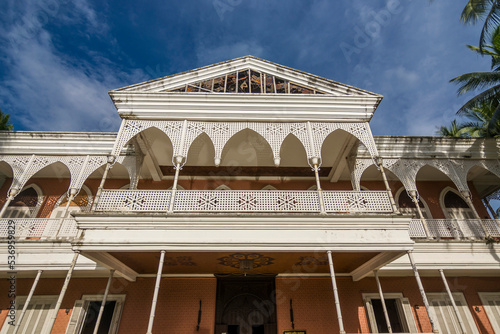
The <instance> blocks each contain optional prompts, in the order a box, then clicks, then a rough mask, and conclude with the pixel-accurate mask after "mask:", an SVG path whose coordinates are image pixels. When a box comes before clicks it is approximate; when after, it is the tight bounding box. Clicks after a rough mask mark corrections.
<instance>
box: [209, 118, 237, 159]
mask: <svg viewBox="0 0 500 334" xmlns="http://www.w3.org/2000/svg"><path fill="white" fill-rule="evenodd" d="M204 124H205V133H206V134H207V135H208V137H209V138H210V140H212V143H213V145H214V149H215V157H214V159H221V157H222V150H223V149H224V146H225V145H226V143H227V142H228V141H229V139H230V138H231V137H232V136H234V135H235V134H236V133H238V132H240V131H241V130H243V129H244V128H246V123H242V122H206V123H204Z"/></svg>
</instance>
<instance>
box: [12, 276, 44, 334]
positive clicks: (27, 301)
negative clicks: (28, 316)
mask: <svg viewBox="0 0 500 334" xmlns="http://www.w3.org/2000/svg"><path fill="white" fill-rule="evenodd" d="M42 272H43V270H38V273H37V274H36V277H35V281H34V282H33V285H32V286H31V290H30V293H29V294H28V297H26V301H25V302H24V306H23V309H22V311H21V314H20V315H19V319H17V322H16V327H15V328H14V331H13V332H12V334H17V331H19V328H21V321H23V318H24V314H25V313H26V310H27V309H28V305H29V303H30V301H31V298H32V297H33V294H34V293H35V289H36V286H37V285H38V281H39V280H40V276H42Z"/></svg>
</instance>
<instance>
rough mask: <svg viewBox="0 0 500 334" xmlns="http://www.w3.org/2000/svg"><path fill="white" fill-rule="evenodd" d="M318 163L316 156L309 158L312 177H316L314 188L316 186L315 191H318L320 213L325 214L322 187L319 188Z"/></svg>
mask: <svg viewBox="0 0 500 334" xmlns="http://www.w3.org/2000/svg"><path fill="white" fill-rule="evenodd" d="M318 163H319V159H318V158H316V157H314V158H312V159H311V164H312V165H313V168H314V177H315V179H316V188H317V192H318V198H319V206H320V212H321V214H323V215H325V214H326V208H325V198H324V197H323V189H321V183H320V180H319V170H318Z"/></svg>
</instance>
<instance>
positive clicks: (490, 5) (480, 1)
mask: <svg viewBox="0 0 500 334" xmlns="http://www.w3.org/2000/svg"><path fill="white" fill-rule="evenodd" d="M460 19H461V21H462V22H463V23H470V24H476V23H477V22H478V21H479V20H482V19H484V24H483V29H482V30H481V37H480V39H479V48H480V49H483V47H484V45H485V44H486V39H487V38H488V36H489V35H490V34H491V32H492V31H494V29H496V27H497V26H498V25H499V24H500V0H469V1H468V2H467V4H466V5H465V8H464V9H463V11H462V15H461V16H460Z"/></svg>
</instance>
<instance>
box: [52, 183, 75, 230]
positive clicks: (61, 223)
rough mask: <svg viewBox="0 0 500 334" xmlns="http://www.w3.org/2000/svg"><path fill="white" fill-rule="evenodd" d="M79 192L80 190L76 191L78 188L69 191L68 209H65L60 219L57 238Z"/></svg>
mask: <svg viewBox="0 0 500 334" xmlns="http://www.w3.org/2000/svg"><path fill="white" fill-rule="evenodd" d="M77 192H78V189H76V188H71V189H70V190H69V197H68V202H67V203H66V207H65V208H64V213H63V215H62V217H61V219H59V226H58V228H57V232H56V235H55V236H56V238H57V236H58V235H59V232H60V231H61V228H62V226H63V223H64V219H66V215H67V214H68V209H69V206H70V205H71V201H72V200H73V199H74V198H75V195H76V193H77Z"/></svg>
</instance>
